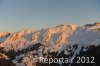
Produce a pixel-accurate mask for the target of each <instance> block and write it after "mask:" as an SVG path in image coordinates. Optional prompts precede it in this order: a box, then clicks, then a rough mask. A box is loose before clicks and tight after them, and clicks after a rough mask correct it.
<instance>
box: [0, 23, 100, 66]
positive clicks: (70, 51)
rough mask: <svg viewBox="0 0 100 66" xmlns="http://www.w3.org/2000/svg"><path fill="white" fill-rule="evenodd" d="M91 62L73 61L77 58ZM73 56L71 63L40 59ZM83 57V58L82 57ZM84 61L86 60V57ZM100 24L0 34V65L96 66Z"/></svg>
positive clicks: (99, 42) (69, 25)
mask: <svg viewBox="0 0 100 66" xmlns="http://www.w3.org/2000/svg"><path fill="white" fill-rule="evenodd" d="M83 56H84V57H86V59H87V57H90V60H91V57H94V59H93V62H94V63H85V62H84V63H83V62H81V63H76V62H77V60H78V58H77V57H83ZM41 57H42V58H62V57H63V58H74V60H73V62H72V63H62V62H59V63H51V64H49V62H48V63H44V62H40V58H41ZM83 60H84V59H83ZM86 62H87V60H86ZM99 62H100V23H99V22H96V23H94V24H86V25H84V26H82V27H78V26H76V25H74V24H72V23H67V24H61V25H58V26H56V27H53V28H44V29H41V30H30V29H24V30H21V31H19V32H14V33H10V32H2V33H0V66H100V63H99Z"/></svg>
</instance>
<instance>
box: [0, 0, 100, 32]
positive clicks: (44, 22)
mask: <svg viewBox="0 0 100 66" xmlns="http://www.w3.org/2000/svg"><path fill="white" fill-rule="evenodd" d="M97 21H98V22H100V0H0V32H2V31H18V30H21V29H24V28H32V29H41V28H46V27H52V26H55V25H57V24H62V23H63V24H66V23H67V22H72V23H74V24H76V25H84V24H87V23H94V22H97Z"/></svg>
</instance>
